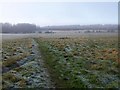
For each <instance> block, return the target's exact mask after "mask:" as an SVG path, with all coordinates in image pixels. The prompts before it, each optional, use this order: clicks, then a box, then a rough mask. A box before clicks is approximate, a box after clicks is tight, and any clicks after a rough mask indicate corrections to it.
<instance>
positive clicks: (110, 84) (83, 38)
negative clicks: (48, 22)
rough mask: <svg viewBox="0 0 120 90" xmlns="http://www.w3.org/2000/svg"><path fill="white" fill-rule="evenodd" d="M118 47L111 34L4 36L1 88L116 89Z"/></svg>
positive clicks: (119, 77)
mask: <svg viewBox="0 0 120 90" xmlns="http://www.w3.org/2000/svg"><path fill="white" fill-rule="evenodd" d="M34 42H35V43H34ZM119 43H120V42H119ZM36 45H37V46H36ZM35 46H36V47H37V49H36V48H34V47H35ZM118 48H119V47H118V37H117V36H116V35H112V34H107V35H105V34H99V35H92V34H89V35H76V36H75V35H74V34H72V35H68V36H67V35H54V34H46V35H23V36H21V35H20V37H18V36H15V37H14V36H12V38H11V39H10V38H7V37H5V36H3V40H2V60H1V63H2V72H3V73H2V78H3V80H2V81H3V82H2V85H3V88H8V87H10V88H12V87H13V88H16V87H18V88H19V87H24V88H25V87H58V88H59V87H64V88H68V87H69V88H72V87H75V88H86V87H87V88H97V87H104V88H118V87H119V86H118V84H120V75H119V74H118V73H119V71H118V68H120V66H119V65H120V60H119V58H118V52H119V51H118ZM37 51H38V52H40V53H37ZM36 53H37V54H36ZM38 56H39V57H38ZM37 58H39V59H40V60H37ZM41 60H42V61H41ZM41 63H42V64H41ZM40 83H41V84H40ZM50 83H53V84H50Z"/></svg>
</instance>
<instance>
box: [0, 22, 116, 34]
mask: <svg viewBox="0 0 120 90" xmlns="http://www.w3.org/2000/svg"><path fill="white" fill-rule="evenodd" d="M0 25H1V26H2V33H35V32H42V31H49V30H68V31H69V30H107V31H115V30H118V25H116V24H105V25H102V24H95V25H61V26H45V27H40V26H37V25H35V24H29V23H18V24H13V25H12V24H10V23H0Z"/></svg>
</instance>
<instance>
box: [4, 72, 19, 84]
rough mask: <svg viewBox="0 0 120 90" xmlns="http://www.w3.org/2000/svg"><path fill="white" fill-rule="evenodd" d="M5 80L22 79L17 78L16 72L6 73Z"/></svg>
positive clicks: (14, 80)
mask: <svg viewBox="0 0 120 90" xmlns="http://www.w3.org/2000/svg"><path fill="white" fill-rule="evenodd" d="M3 80H5V81H9V82H12V83H15V82H18V81H19V80H20V79H19V78H17V77H16V76H15V75H14V74H12V73H5V74H3Z"/></svg>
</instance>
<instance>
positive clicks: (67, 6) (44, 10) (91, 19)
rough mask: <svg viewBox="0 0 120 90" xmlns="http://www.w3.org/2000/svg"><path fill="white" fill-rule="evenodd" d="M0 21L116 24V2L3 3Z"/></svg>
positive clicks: (56, 23)
mask: <svg viewBox="0 0 120 90" xmlns="http://www.w3.org/2000/svg"><path fill="white" fill-rule="evenodd" d="M1 17H2V18H1V20H0V22H3V23H4V22H9V23H12V24H16V23H33V24H37V25H40V26H47V25H74V24H77V25H78V24H79V25H83V24H85V25H86V24H117V23H118V3H117V2H38V3H36V2H34V3H33V2H32V3H30V2H26V3H25V2H24V3H15V2H14V3H3V4H2V6H1Z"/></svg>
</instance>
